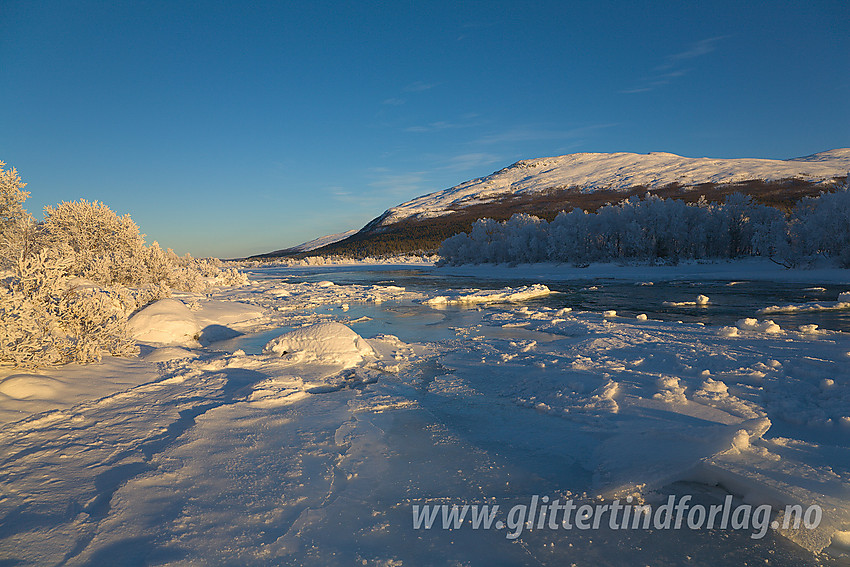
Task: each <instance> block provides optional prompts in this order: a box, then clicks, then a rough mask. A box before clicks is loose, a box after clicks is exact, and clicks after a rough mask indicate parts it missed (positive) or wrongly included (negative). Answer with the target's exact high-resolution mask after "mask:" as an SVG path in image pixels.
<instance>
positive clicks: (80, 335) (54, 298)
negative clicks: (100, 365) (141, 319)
mask: <svg viewBox="0 0 850 567" xmlns="http://www.w3.org/2000/svg"><path fill="white" fill-rule="evenodd" d="M70 262H71V260H70V259H69V258H63V257H61V256H60V255H59V254H58V253H57V252H55V251H53V250H49V249H46V250H42V251H41V252H39V253H38V254H34V255H30V256H28V257H26V258H24V257H21V258H19V259H18V261H17V262H16V264H15V267H14V268H15V269H14V272H13V273H12V275H10V276H7V277H6V278H4V280H3V281H2V285H0V318H2V325H0V362H5V363H12V364H15V365H17V366H26V367H37V366H44V365H51V364H63V363H67V362H92V361H97V360H100V359H101V357H102V356H103V355H104V354H111V355H115V356H126V355H132V354H136V353H137V352H138V351H137V349H136V345H135V342H134V341H132V340H131V339H130V338H129V337H128V335H127V332H126V316H125V314H124V313H125V312H124V309H123V308H122V302H121V298H120V297H119V296H118V295H117V294H115V293H114V292H111V291H109V290H101V289H78V288H75V287H74V286H72V285H70V283H69V282H70V280H69V279H68V278H67V277H66V276H65V274H66V273H67V269H68V265H69V264H70Z"/></svg>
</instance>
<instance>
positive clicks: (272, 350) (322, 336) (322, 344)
mask: <svg viewBox="0 0 850 567" xmlns="http://www.w3.org/2000/svg"><path fill="white" fill-rule="evenodd" d="M263 352H264V353H265V354H276V355H278V356H286V357H287V358H288V359H289V360H292V361H294V362H318V363H324V364H341V365H342V366H343V367H345V368H351V367H352V366H356V365H358V364H360V363H361V362H363V360H364V359H365V358H372V357H374V356H375V352H374V351H373V350H372V347H371V346H369V343H367V342H366V341H365V340H364V339H363V337H361V336H360V335H358V334H357V333H355V332H354V331H352V330H351V329H349V328H348V327H346V326H345V325H343V324H342V323H336V322H333V321H331V322H325V323H317V324H315V325H309V326H307V327H301V328H300V329H295V330H292V331H289V332H288V333H285V334H283V335H281V336H279V337H277V338H276V339H273V340H271V341H269V343H268V344H266V346H265V347H264V348H263Z"/></svg>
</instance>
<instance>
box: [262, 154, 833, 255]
mask: <svg viewBox="0 0 850 567" xmlns="http://www.w3.org/2000/svg"><path fill="white" fill-rule="evenodd" d="M848 171H850V148H841V149H835V150H829V151H826V152H821V153H817V154H813V155H810V156H805V157H801V158H794V159H787V160H773V159H754V158H738V159H715V158H687V157H682V156H678V155H675V154H670V153H663V152H653V153H649V154H633V153H578V154H569V155H564V156H558V157H548V158H538V159H530V160H522V161H518V162H516V163H515V164H513V165H510V166H508V167H506V168H504V169H500V170H499V171H496V172H495V173H493V174H491V175H488V176H487V177H481V178H478V179H473V180H470V181H466V182H464V183H461V184H460V185H456V186H454V187H451V188H449V189H445V190H443V191H437V192H434V193H429V194H427V195H423V196H421V197H417V198H415V199H412V200H410V201H408V202H406V203H402V204H400V205H398V206H396V207H392V208H391V209H388V210H386V211H384V213H383V214H381V215H380V216H378V217H377V218H375V219H374V220H372V221H370V222H369V223H368V224H366V226H364V227H363V228H362V229H360V230H359V231H357V232H355V233H353V234H351V235H349V236H347V237H344V238H341V239H339V240H336V241H334V242H328V243H326V244H324V245H322V246H317V247H315V248H312V249H311V250H309V251H308V250H306V249H304V250H301V251H298V252H296V253H300V254H309V255H319V254H322V255H324V254H341V255H348V256H353V257H362V256H367V255H381V254H397V253H406V252H416V251H435V250H436V249H437V248H439V245H440V243H441V242H442V241H443V240H444V239H446V238H448V237H449V236H452V235H454V234H457V233H458V232H464V231H468V230H469V229H470V227H471V226H472V223H473V222H475V220H477V219H479V218H482V217H490V218H494V219H497V220H503V219H507V218H510V216H511V215H512V214H514V213H518V212H523V213H528V214H533V215H536V216H538V217H541V218H545V219H548V220H551V219H553V218H554V217H555V216H556V215H557V214H558V212H560V211H562V210H572V209H573V208H575V207H579V208H582V209H585V210H591V211H592V210H596V209H597V208H599V207H601V206H603V205H605V204H608V203H611V202H618V201H620V200H622V199H625V198H628V197H631V196H633V195H641V196H642V195H644V194H646V193H651V194H656V195H659V196H661V197H670V198H679V199H683V200H685V201H689V202H690V201H696V200H698V199H699V197H700V196H705V197H706V199H708V200H710V201H721V200H723V198H724V197H725V196H726V195H729V194H731V193H735V192H739V193H744V194H747V195H751V196H752V197H753V198H754V199H755V200H756V201H758V202H761V203H764V204H767V205H772V206H775V207H778V208H780V209H789V208H791V207H792V206H793V205H794V204H795V203H796V202H797V201H799V200H800V199H801V198H803V197H806V196H810V195H816V194H818V193H820V192H821V191H830V190H834V189H835V188H837V187H839V186H841V185H842V184H843V183H844V180H845V179H846V176H847V173H848ZM343 234H345V233H343ZM336 236H339V235H336ZM319 240H321V239H319ZM314 242H316V241H314ZM305 244H306V243H305ZM302 246H304V245H302ZM287 250H292V249H287ZM280 252H286V251H278V252H273V253H270V254H264V255H263V256H264V257H270V256H282V255H290V254H282V253H280Z"/></svg>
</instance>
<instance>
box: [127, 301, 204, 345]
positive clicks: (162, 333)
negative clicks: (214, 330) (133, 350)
mask: <svg viewBox="0 0 850 567" xmlns="http://www.w3.org/2000/svg"><path fill="white" fill-rule="evenodd" d="M127 327H128V329H129V331H130V335H131V336H132V337H133V338H134V339H136V340H137V341H139V342H143V343H151V344H156V345H174V346H191V347H195V346H200V345H199V343H198V336H200V333H201V326H200V324H198V320H197V319H196V318H195V314H194V313H193V312H192V311H191V310H190V309H189V308H188V307H187V306H186V304H185V303H183V302H182V301H178V300H176V299H160V300H159V301H157V302H154V303H152V304H150V305H148V306H147V307H145V308H144V309H142V310H141V311H139V312H138V313H136V314H135V315H133V316H132V317H131V318H130V320H129V321H128V322H127Z"/></svg>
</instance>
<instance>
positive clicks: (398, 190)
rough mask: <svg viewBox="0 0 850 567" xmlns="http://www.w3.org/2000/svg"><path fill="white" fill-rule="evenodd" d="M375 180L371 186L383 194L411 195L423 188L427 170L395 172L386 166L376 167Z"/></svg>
mask: <svg viewBox="0 0 850 567" xmlns="http://www.w3.org/2000/svg"><path fill="white" fill-rule="evenodd" d="M372 171H374V172H375V176H374V177H373V180H372V181H371V182H370V183H369V187H372V188H373V189H375V190H377V191H378V192H380V193H381V194H383V195H409V194H410V193H416V192H417V191H420V190H421V189H422V186H423V183H424V182H425V172H423V171H410V172H403V173H394V172H390V171H386V170H385V169H384V168H374V169H373V170H372Z"/></svg>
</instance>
